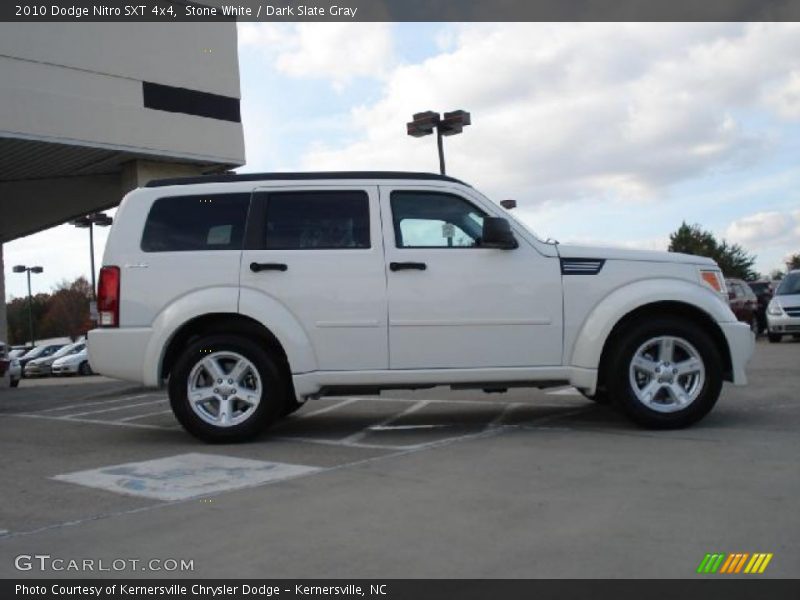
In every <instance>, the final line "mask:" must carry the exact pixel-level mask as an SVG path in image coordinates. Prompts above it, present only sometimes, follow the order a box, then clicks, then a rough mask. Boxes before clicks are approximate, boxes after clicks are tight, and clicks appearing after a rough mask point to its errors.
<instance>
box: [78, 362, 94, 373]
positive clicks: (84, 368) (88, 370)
mask: <svg viewBox="0 0 800 600" xmlns="http://www.w3.org/2000/svg"><path fill="white" fill-rule="evenodd" d="M91 374H92V368H91V367H90V366H89V363H88V362H87V361H84V362H82V363H81V364H80V366H79V367H78V375H82V376H84V377H87V376H89V375H91Z"/></svg>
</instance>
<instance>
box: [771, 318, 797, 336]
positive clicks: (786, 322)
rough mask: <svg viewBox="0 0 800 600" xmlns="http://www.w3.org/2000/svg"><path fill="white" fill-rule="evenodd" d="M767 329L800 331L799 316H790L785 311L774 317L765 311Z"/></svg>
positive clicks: (775, 331) (783, 332)
mask: <svg viewBox="0 0 800 600" xmlns="http://www.w3.org/2000/svg"><path fill="white" fill-rule="evenodd" d="M767 329H768V330H769V332H770V333H777V334H787V333H793V334H798V333H800V317H790V316H789V315H787V314H786V313H783V314H782V315H781V316H779V317H776V316H773V315H771V314H769V313H767Z"/></svg>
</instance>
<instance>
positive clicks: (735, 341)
mask: <svg viewBox="0 0 800 600" xmlns="http://www.w3.org/2000/svg"><path fill="white" fill-rule="evenodd" d="M719 326H720V329H722V333H723V335H724V336H725V340H726V341H727V342H728V349H729V350H730V354H731V377H732V381H733V383H734V385H747V372H746V370H745V369H746V367H747V363H748V362H750V359H751V358H752V357H753V352H754V350H755V347H756V338H755V336H754V335H753V331H752V330H751V329H750V325H748V324H747V323H741V322H739V321H736V322H735V323H719Z"/></svg>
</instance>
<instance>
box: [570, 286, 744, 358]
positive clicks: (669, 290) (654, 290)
mask: <svg viewBox="0 0 800 600" xmlns="http://www.w3.org/2000/svg"><path fill="white" fill-rule="evenodd" d="M659 302H675V303H680V304H685V305H688V306H691V307H693V308H695V309H699V310H701V311H702V312H704V313H705V314H707V315H708V316H709V318H711V319H712V320H713V321H715V322H717V323H729V322H735V321H736V317H735V316H734V314H733V312H731V309H730V307H729V306H728V305H727V304H726V303H725V302H724V301H723V300H722V298H721V297H720V296H718V295H717V294H716V293H714V292H713V291H712V290H710V289H708V288H705V287H703V286H701V285H699V284H695V283H691V282H688V281H686V280H683V279H666V278H664V279H645V280H640V281H636V282H634V283H630V284H628V285H625V286H622V287H620V288H617V289H615V290H614V291H613V292H611V293H610V294H609V295H607V296H606V297H605V298H603V300H601V301H600V302H599V303H598V304H597V305H596V306H595V307H594V309H593V310H592V312H591V313H589V315H588V316H587V317H586V320H585V321H584V322H583V325H582V326H581V329H580V331H579V333H578V335H577V337H576V338H575V343H574V344H573V346H572V354H571V356H570V359H569V360H568V361H567V364H570V365H572V366H575V367H583V368H588V369H597V368H598V367H599V365H600V358H601V356H602V354H603V348H604V347H605V343H606V340H607V339H608V337H609V335H611V332H612V331H613V329H614V327H615V326H616V325H617V323H619V322H620V321H621V320H622V319H623V318H624V317H625V316H626V315H628V314H630V313H631V312H633V311H634V310H636V309H638V308H642V307H643V306H647V305H648V304H656V303H659Z"/></svg>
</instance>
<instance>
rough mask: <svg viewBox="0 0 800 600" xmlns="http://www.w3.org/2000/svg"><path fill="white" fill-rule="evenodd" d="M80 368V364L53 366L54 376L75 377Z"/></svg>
mask: <svg viewBox="0 0 800 600" xmlns="http://www.w3.org/2000/svg"><path fill="white" fill-rule="evenodd" d="M79 366H80V365H78V364H67V365H53V368H52V369H51V370H52V372H53V375H75V374H76V373H77V372H78V367H79Z"/></svg>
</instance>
